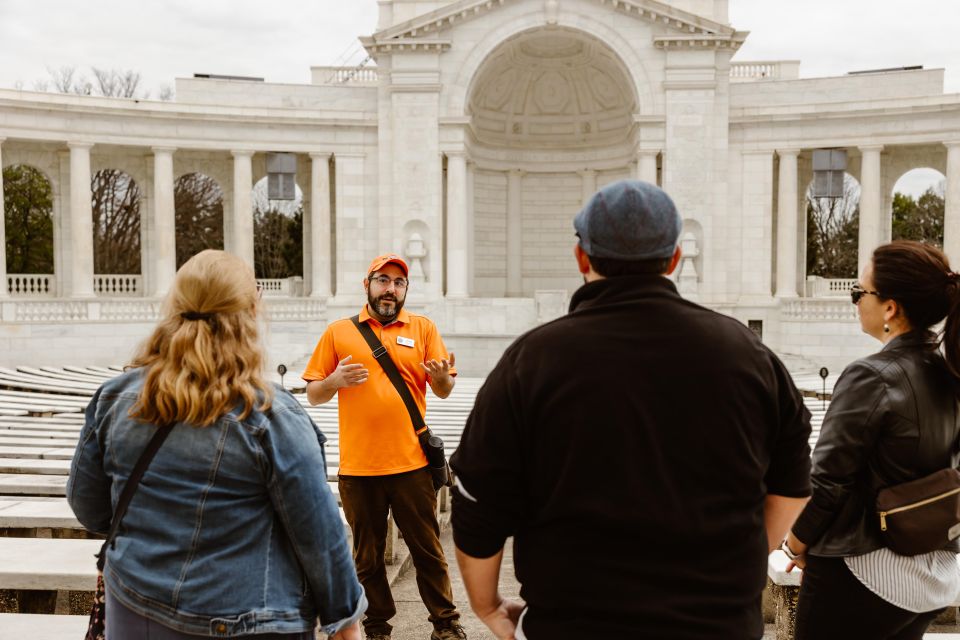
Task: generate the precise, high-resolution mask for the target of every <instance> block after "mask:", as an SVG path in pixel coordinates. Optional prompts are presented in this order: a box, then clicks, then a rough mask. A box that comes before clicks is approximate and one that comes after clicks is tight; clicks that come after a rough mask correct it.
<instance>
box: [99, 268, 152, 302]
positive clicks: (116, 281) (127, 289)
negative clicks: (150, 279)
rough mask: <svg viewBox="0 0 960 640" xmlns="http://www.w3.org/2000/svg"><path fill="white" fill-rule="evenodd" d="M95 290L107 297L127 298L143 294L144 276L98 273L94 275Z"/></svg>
mask: <svg viewBox="0 0 960 640" xmlns="http://www.w3.org/2000/svg"><path fill="white" fill-rule="evenodd" d="M93 291H94V293H96V294H97V295H98V296H103V297H105V298H126V297H131V296H142V295H143V276H141V275H132V274H131V275H128V274H117V273H98V274H96V275H95V276H93Z"/></svg>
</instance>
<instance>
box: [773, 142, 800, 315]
mask: <svg viewBox="0 0 960 640" xmlns="http://www.w3.org/2000/svg"><path fill="white" fill-rule="evenodd" d="M777 155H779V156H780V189H779V191H778V195H777V297H778V298H796V297H797V156H798V155H800V151H799V150H798V149H783V150H778V151H777Z"/></svg>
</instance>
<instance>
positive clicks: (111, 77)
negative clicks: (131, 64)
mask: <svg viewBox="0 0 960 640" xmlns="http://www.w3.org/2000/svg"><path fill="white" fill-rule="evenodd" d="M92 70H93V78H94V80H95V81H96V88H97V94H98V95H101V96H107V97H110V98H147V97H148V96H149V93H142V94H141V93H140V74H139V73H138V72H136V71H132V70H130V69H127V70H126V71H120V70H117V69H99V68H97V67H92Z"/></svg>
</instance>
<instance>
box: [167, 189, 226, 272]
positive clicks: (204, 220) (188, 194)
mask: <svg viewBox="0 0 960 640" xmlns="http://www.w3.org/2000/svg"><path fill="white" fill-rule="evenodd" d="M173 201H174V208H175V210H176V224H177V239H176V245H177V269H179V268H180V267H181V266H182V265H183V263H184V262H186V261H187V260H189V259H190V258H191V257H192V256H195V255H196V254H198V253H200V252H201V251H203V250H204V249H223V189H221V188H220V185H219V184H217V181H216V180H214V179H213V178H211V177H209V176H206V175H204V174H202V173H187V174H184V175H182V176H180V177H179V178H177V181H176V183H175V185H174V191H173Z"/></svg>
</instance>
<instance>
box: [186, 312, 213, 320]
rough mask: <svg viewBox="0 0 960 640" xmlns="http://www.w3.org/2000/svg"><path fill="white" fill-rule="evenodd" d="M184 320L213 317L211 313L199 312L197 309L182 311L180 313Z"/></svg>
mask: <svg viewBox="0 0 960 640" xmlns="http://www.w3.org/2000/svg"><path fill="white" fill-rule="evenodd" d="M180 317H181V318H183V319H184V320H209V319H211V318H212V317H213V314H212V313H200V312H199V311H184V312H183V313H181V314H180Z"/></svg>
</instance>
